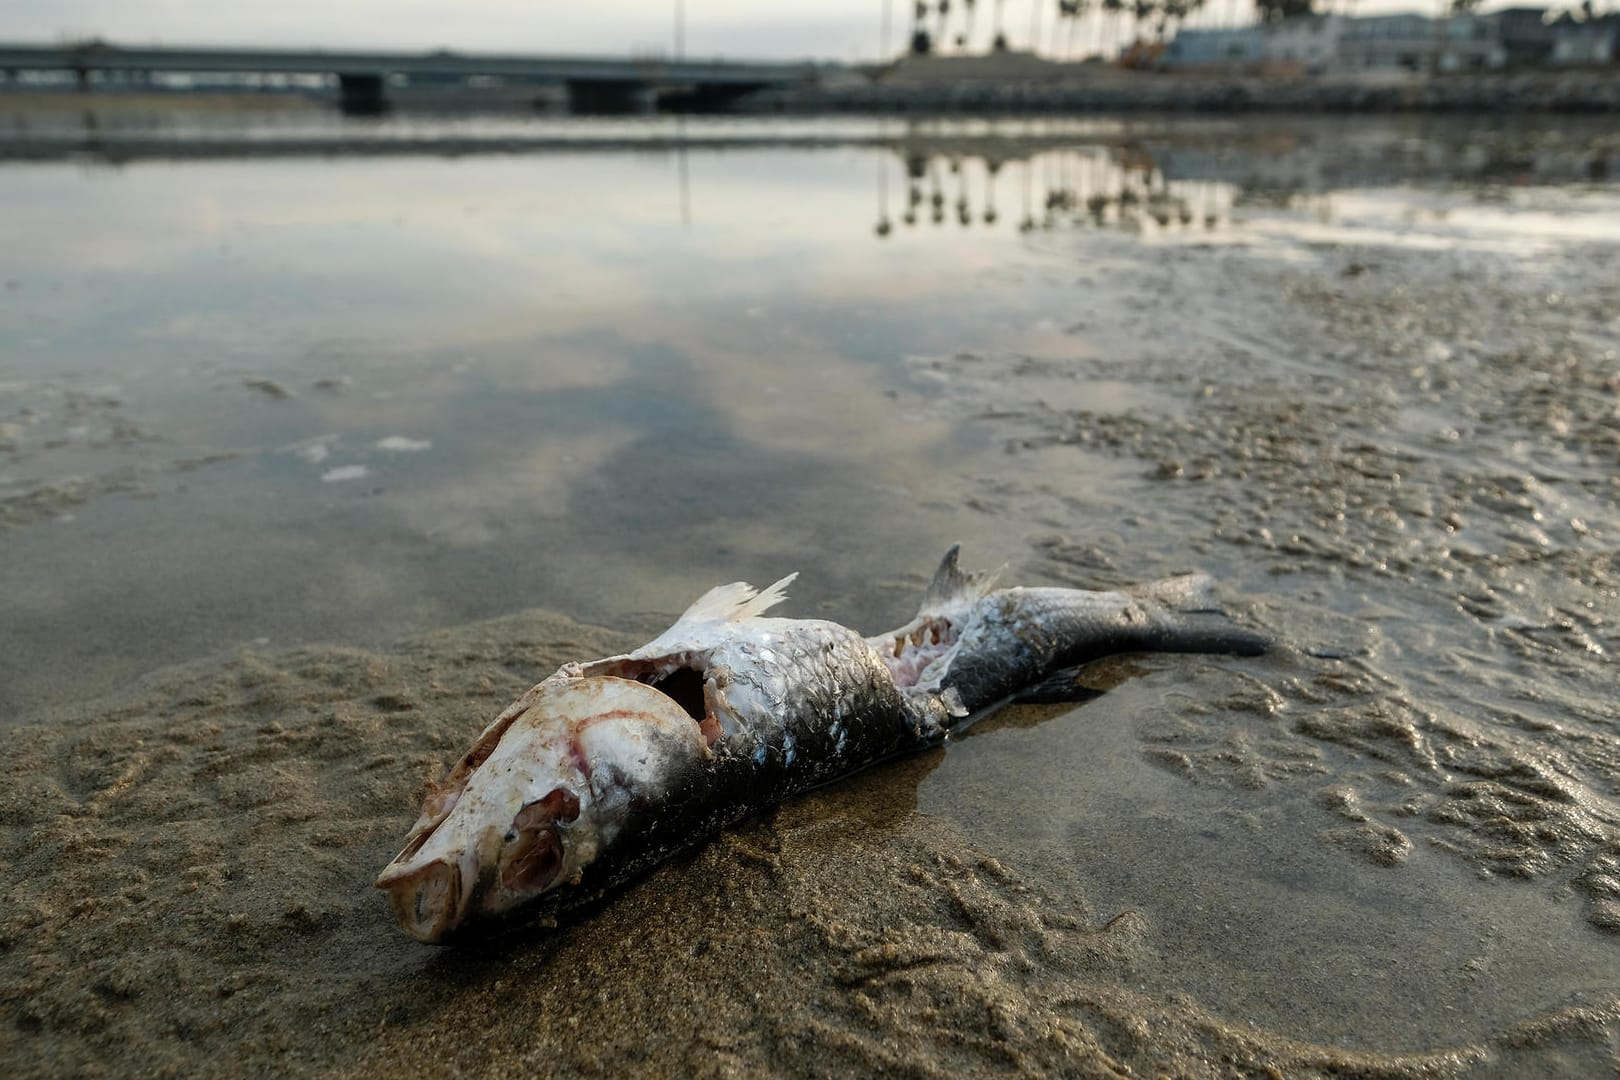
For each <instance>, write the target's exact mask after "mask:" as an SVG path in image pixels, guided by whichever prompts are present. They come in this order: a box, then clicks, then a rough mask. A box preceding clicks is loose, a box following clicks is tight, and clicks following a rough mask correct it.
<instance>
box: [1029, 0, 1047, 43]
mask: <svg viewBox="0 0 1620 1080" xmlns="http://www.w3.org/2000/svg"><path fill="white" fill-rule="evenodd" d="M1045 6H1046V0H1035V6H1034V7H1033V8H1031V9H1030V15H1029V51H1030V53H1031V54H1036V53H1039V52H1040V51H1041V9H1042V8H1044V7H1045Z"/></svg>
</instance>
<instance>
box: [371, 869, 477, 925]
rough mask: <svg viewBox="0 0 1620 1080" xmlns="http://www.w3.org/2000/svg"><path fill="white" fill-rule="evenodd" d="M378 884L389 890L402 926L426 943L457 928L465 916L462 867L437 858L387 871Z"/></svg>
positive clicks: (397, 918)
mask: <svg viewBox="0 0 1620 1080" xmlns="http://www.w3.org/2000/svg"><path fill="white" fill-rule="evenodd" d="M376 887H377V888H379V889H385V890H387V892H388V902H389V904H390V905H391V906H392V907H393V909H394V919H395V920H396V921H397V922H398V923H399V926H400V929H402V930H404V931H405V932H406V933H407V934H409V935H410V936H411V937H413V938H415V939H416V940H417V941H420V942H422V943H423V944H426V945H436V944H438V943H439V942H440V941H442V940H443V939H444V936H445V935H446V934H448V933H449V932H450V931H451V930H454V929H455V927H456V924H457V922H458V921H460V915H461V910H460V909H461V868H460V867H459V866H456V865H455V864H454V863H448V862H444V861H443V860H439V859H435V860H434V861H432V862H430V863H427V864H426V865H423V866H418V867H412V868H410V869H406V868H404V867H399V868H393V867H390V868H389V869H388V870H384V871H383V872H382V875H381V876H380V877H378V878H377V881H376Z"/></svg>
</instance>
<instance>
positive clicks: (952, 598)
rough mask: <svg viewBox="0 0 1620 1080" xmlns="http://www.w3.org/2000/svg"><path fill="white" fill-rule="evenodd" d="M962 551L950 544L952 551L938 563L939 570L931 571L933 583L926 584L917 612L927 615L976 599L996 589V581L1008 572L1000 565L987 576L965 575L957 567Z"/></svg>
mask: <svg viewBox="0 0 1620 1080" xmlns="http://www.w3.org/2000/svg"><path fill="white" fill-rule="evenodd" d="M961 551H962V545H961V544H952V545H951V550H949V551H947V552H946V553H945V557H944V558H943V559H941V560H940V561H939V569H938V570H935V571H934V580H933V581H931V582H930V583H929V585H928V591H927V592H925V593H923V599H922V607H921V608H919V609H918V610H919V611H920V612H923V613H925V614H926V613H927V612H930V611H938V610H939V609H940V608H943V607H947V606H949V605H951V604H957V603H962V602H964V601H967V602H971V601H974V600H977V599H978V598H979V597H981V596H983V595H984V594H985V593H988V592H989V591H990V590H991V589H993V588H995V587H996V579H997V578H999V577H1001V572H1002V571H1003V570H1005V569H1007V567H1006V566H1005V565H1002V566H1000V567H998V568H996V569H995V570H992V571H990V572H988V573H983V574H968V573H964V572H963V571H962V568H961V567H959V566H957V565H956V557H957V556H958V555H959V554H960V553H961Z"/></svg>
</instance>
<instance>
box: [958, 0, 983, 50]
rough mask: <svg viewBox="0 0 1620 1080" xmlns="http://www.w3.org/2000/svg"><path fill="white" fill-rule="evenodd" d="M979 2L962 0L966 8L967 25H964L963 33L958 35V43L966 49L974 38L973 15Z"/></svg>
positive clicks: (976, 0) (977, 0)
mask: <svg viewBox="0 0 1620 1080" xmlns="http://www.w3.org/2000/svg"><path fill="white" fill-rule="evenodd" d="M978 2H979V0H962V3H963V7H964V8H965V9H966V11H965V12H964V16H965V22H966V25H965V26H964V27H963V29H962V33H961V34H959V35H958V36H957V38H956V44H957V45H958V46H960V47H961V48H962V49H963V50H964V51H965V50H966V49H967V47H968V42H970V41H972V40H973V15H974V8H975V7H977V5H978Z"/></svg>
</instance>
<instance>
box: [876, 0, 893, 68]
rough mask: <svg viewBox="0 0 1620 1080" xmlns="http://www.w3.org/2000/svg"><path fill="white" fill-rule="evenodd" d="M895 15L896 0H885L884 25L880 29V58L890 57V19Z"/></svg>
mask: <svg viewBox="0 0 1620 1080" xmlns="http://www.w3.org/2000/svg"><path fill="white" fill-rule="evenodd" d="M893 16H894V0H883V27H882V29H881V30H879V31H878V59H879V60H887V59H888V58H889V21H890V19H892V18H893Z"/></svg>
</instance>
